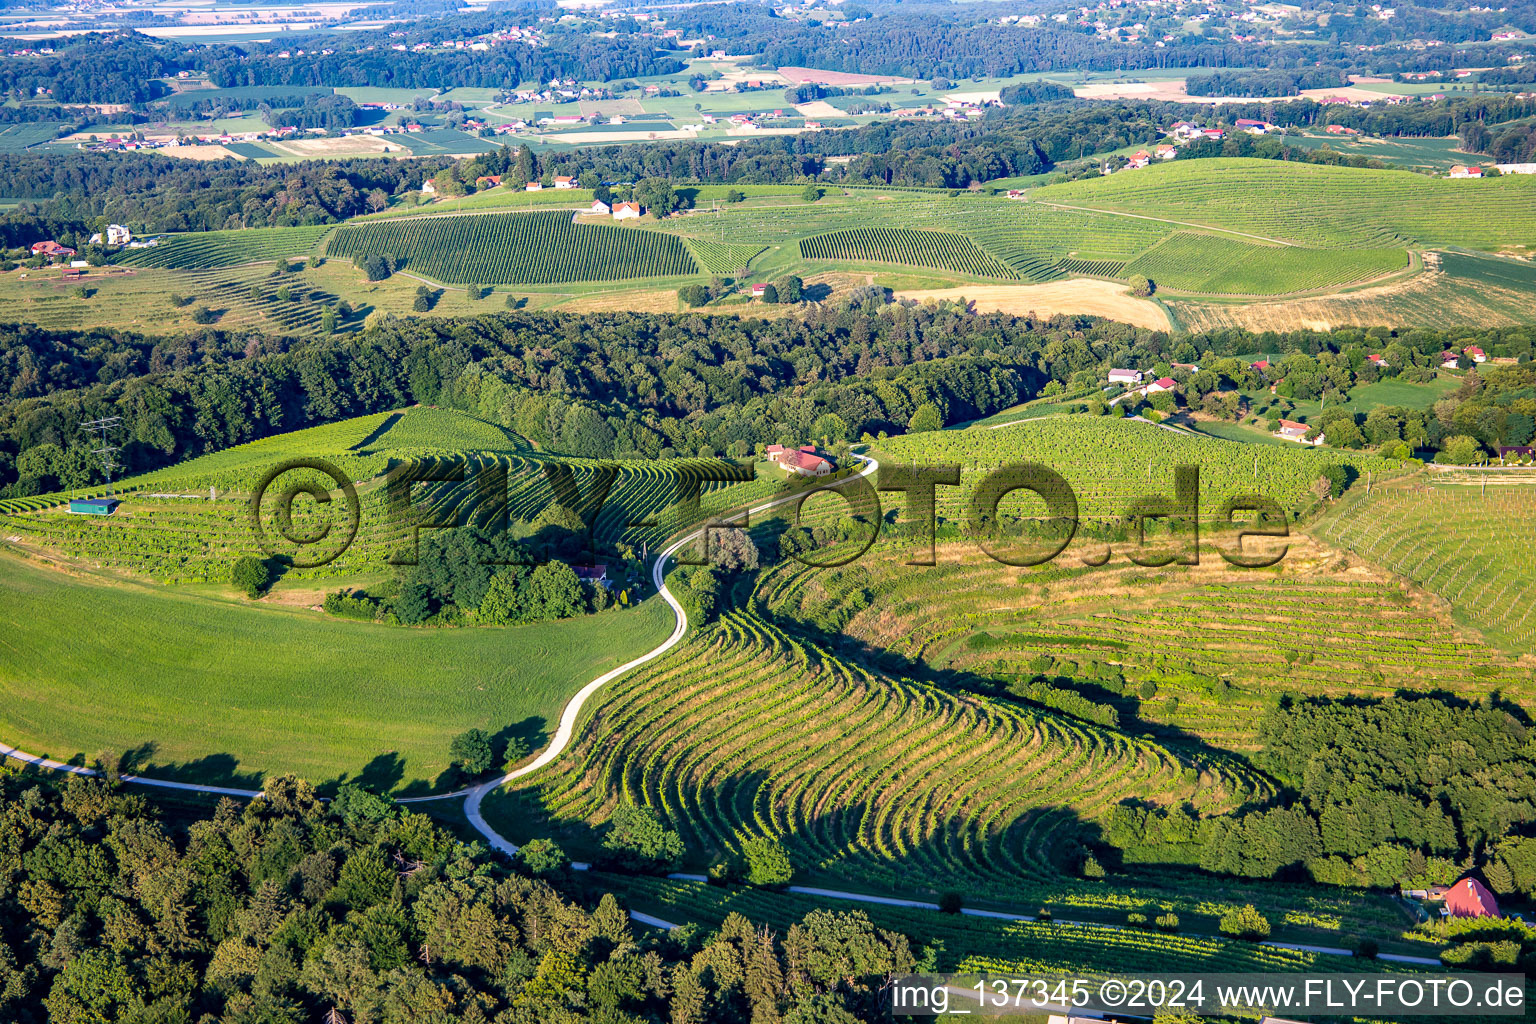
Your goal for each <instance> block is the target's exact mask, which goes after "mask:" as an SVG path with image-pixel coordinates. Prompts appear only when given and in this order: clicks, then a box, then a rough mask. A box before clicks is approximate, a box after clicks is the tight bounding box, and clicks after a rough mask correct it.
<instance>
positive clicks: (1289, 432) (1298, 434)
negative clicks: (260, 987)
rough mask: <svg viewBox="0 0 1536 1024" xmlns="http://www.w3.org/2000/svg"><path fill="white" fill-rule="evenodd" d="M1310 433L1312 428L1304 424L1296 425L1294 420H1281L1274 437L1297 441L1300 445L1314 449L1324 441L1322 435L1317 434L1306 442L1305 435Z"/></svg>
mask: <svg viewBox="0 0 1536 1024" xmlns="http://www.w3.org/2000/svg"><path fill="white" fill-rule="evenodd" d="M1311 431H1312V428H1311V427H1309V426H1307V425H1306V424H1305V423H1297V422H1296V421H1295V420H1281V421H1280V429H1279V430H1277V431H1275V436H1276V437H1279V438H1283V439H1285V440H1287V441H1299V442H1301V443H1302V444H1310V445H1313V446H1314V447H1315V446H1316V445H1320V444H1322V443H1323V441H1325V440H1326V438H1325V437H1324V435H1322V434H1318V435H1317V436H1316V437H1315V438H1313V439H1312V440H1310V441H1308V440H1307V434H1309V433H1311Z"/></svg>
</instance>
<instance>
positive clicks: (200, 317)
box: [192, 306, 219, 324]
mask: <svg viewBox="0 0 1536 1024" xmlns="http://www.w3.org/2000/svg"><path fill="white" fill-rule="evenodd" d="M218 318H219V316H218V314H217V313H215V312H214V311H213V310H211V309H209V308H208V307H207V306H198V307H197V308H196V309H194V310H192V322H193V323H195V324H211V323H213V322H214V321H215V320H217V319H218Z"/></svg>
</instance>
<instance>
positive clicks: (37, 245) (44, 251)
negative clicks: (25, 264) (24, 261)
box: [32, 238, 75, 257]
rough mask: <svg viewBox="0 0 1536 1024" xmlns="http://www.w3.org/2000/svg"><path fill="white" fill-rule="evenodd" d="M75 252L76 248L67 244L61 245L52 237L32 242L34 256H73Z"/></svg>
mask: <svg viewBox="0 0 1536 1024" xmlns="http://www.w3.org/2000/svg"><path fill="white" fill-rule="evenodd" d="M74 254H75V250H73V249H71V248H70V247H69V246H67V245H60V244H59V243H58V242H55V241H54V240H53V239H51V238H50V239H49V240H48V241H46V242H33V243H32V255H33V256H50V257H52V256H73V255H74Z"/></svg>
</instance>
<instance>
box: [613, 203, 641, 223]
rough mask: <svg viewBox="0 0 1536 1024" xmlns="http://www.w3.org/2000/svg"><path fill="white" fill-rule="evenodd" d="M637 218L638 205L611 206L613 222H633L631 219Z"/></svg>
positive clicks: (622, 204) (620, 204) (619, 204)
mask: <svg viewBox="0 0 1536 1024" xmlns="http://www.w3.org/2000/svg"><path fill="white" fill-rule="evenodd" d="M638 216H640V204H639V203H614V204H613V219H614V220H633V219H635V218H636V217H638Z"/></svg>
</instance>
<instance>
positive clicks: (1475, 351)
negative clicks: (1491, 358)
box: [1461, 345, 1488, 363]
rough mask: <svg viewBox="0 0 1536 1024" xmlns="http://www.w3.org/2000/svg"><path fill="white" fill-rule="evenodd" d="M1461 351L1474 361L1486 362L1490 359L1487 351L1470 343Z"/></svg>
mask: <svg viewBox="0 0 1536 1024" xmlns="http://www.w3.org/2000/svg"><path fill="white" fill-rule="evenodd" d="M1461 351H1462V354H1463V355H1465V356H1466V357H1467V358H1468V359H1470V360H1472V361H1473V362H1474V363H1486V362H1487V361H1488V355H1487V353H1485V352H1484V351H1483V350H1482V349H1480V348H1478V347H1477V346H1476V345H1468V346H1467V347H1466V348H1464V349H1462V350H1461Z"/></svg>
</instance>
